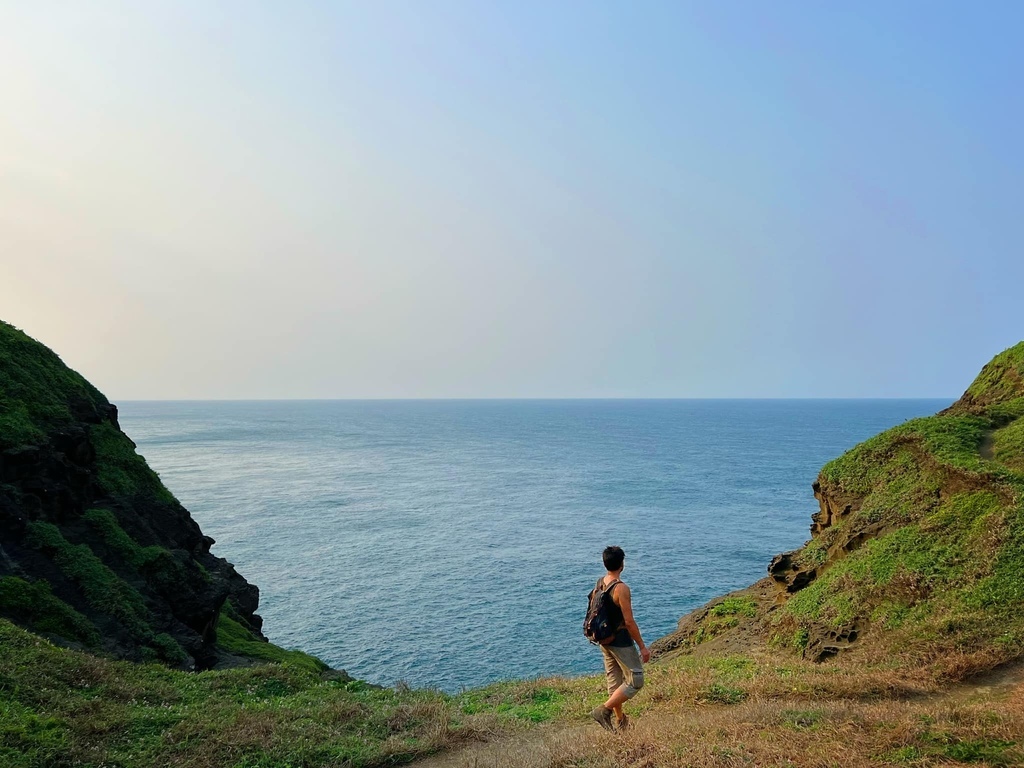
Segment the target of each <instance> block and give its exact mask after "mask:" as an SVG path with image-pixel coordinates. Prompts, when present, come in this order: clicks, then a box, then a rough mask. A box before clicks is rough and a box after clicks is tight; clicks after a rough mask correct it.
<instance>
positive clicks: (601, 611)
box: [583, 579, 621, 645]
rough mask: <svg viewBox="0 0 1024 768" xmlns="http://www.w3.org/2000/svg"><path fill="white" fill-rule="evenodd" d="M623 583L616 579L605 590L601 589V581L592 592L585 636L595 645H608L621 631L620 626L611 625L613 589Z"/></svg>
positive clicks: (584, 621)
mask: <svg viewBox="0 0 1024 768" xmlns="http://www.w3.org/2000/svg"><path fill="white" fill-rule="evenodd" d="M620 583H621V582H620V581H619V580H618V579H616V580H615V581H613V582H612V583H611V584H609V585H608V586H607V587H605V588H604V589H601V579H598V580H597V584H595V585H594V588H593V589H592V590H591V591H590V596H589V597H590V602H589V605H588V606H587V617H586V618H585V619H584V620H583V634H584V635H585V636H586V638H587V640H589V641H590V642H592V643H593V644H594V645H608V644H609V643H610V642H611V641H612V640H614V639H615V633H616V632H618V631H619V627H618V625H617V624H616V625H613V624H612V623H611V612H612V606H613V605H614V603H613V602H612V589H614V588H615V585H616V584H620Z"/></svg>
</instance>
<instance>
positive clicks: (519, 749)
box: [413, 662, 1024, 768]
mask: <svg viewBox="0 0 1024 768" xmlns="http://www.w3.org/2000/svg"><path fill="white" fill-rule="evenodd" d="M1022 686H1024V662H1020V663H1016V664H1012V665H1008V666H1005V667H1001V668H999V669H995V670H992V671H991V672H988V673H986V674H984V675H979V676H978V677H976V678H974V679H972V680H968V681H965V682H962V683H958V684H956V685H953V686H951V687H950V688H949V689H947V690H946V691H943V692H940V693H936V694H934V696H931V697H929V699H930V700H933V701H934V702H935V703H937V704H938V703H943V702H945V703H957V704H961V703H962V704H968V705H969V704H986V703H993V702H999V701H1003V700H1006V699H1007V698H1009V697H1010V696H1011V695H1012V694H1013V693H1014V691H1016V690H1017V689H1019V688H1021V687H1022ZM693 716H694V713H685V712H680V711H672V710H671V709H670V708H665V709H660V710H655V711H648V712H646V713H645V714H644V715H643V717H642V718H638V719H637V721H636V728H637V732H638V734H637V735H642V734H643V733H647V734H658V733H666V732H671V731H672V730H673V728H674V727H678V726H679V724H680V720H681V719H686V718H688V717H689V718H692V717H693ZM616 738H620V737H618V736H616V735H615V734H610V733H606V732H604V731H602V730H601V729H600V728H598V727H597V725H596V724H594V723H574V724H569V725H565V724H561V725H557V724H552V725H543V726H538V727H536V728H533V729H531V730H528V731H523V732H521V733H517V734H514V735H511V736H506V737H503V738H498V739H496V740H494V741H488V742H477V743H473V744H469V745H467V746H465V747H462V748H461V749H457V750H454V751H451V752H444V753H441V754H439V755H434V756H432V757H429V758H425V759H423V760H420V761H418V762H416V763H413V768H550V767H551V766H553V765H564V764H566V763H565V762H564V761H563V760H561V759H560V756H565V755H567V754H572V753H573V752H578V750H579V741H580V739H585V740H587V741H588V742H593V743H594V744H595V745H604V744H607V745H608V746H611V745H612V744H613V740H615V739H616Z"/></svg>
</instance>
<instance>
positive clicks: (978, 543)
mask: <svg viewBox="0 0 1024 768" xmlns="http://www.w3.org/2000/svg"><path fill="white" fill-rule="evenodd" d="M1020 370H1024V344H1020V345H1017V346H1016V347H1013V348H1012V349H1010V350H1007V351H1006V352H1004V353H1003V354H1002V355H1000V356H998V357H997V358H996V359H995V360H994V361H993V362H992V363H990V364H989V365H988V366H986V368H985V371H984V372H983V373H982V375H981V376H979V377H978V380H976V381H975V382H974V384H972V385H971V388H970V389H969V390H968V395H969V401H970V402H969V404H968V405H965V404H964V402H965V401H966V400H968V396H965V401H961V403H960V404H958V406H955V407H954V408H953V409H950V410H949V411H947V412H944V413H942V414H939V415H936V416H932V417H929V418H924V419H915V420H913V421H910V422H907V423H906V424H903V425H901V426H898V427H896V428H894V429H891V430H888V431H887V432H884V433H882V434H881V435H878V436H877V437H874V438H872V439H871V440H868V441H867V442H865V443H863V444H861V445H859V446H857V447H856V448H854V449H853V450H851V451H849V452H848V453H846V454H845V455H843V456H842V457H840V458H838V459H836V460H835V461H832V462H831V463H829V464H828V465H826V466H825V468H824V469H823V470H822V473H821V477H820V483H821V486H822V488H823V489H825V490H826V492H828V493H830V494H832V495H834V496H837V497H843V498H856V499H859V504H858V505H857V506H856V508H855V509H854V510H853V512H852V513H850V514H849V515H848V516H846V517H844V518H842V519H841V520H840V521H839V522H838V524H836V525H833V526H832V527H830V528H826V529H825V530H824V531H823V532H822V533H821V534H820V535H819V536H818V537H817V538H816V539H815V540H813V541H812V542H811V543H810V544H809V545H808V546H807V547H805V549H804V550H803V552H802V553H801V554H800V555H799V558H800V559H802V560H803V561H805V562H808V563H818V562H820V561H821V560H822V558H823V556H824V553H825V552H827V551H829V547H830V545H831V544H832V543H833V542H835V541H838V540H842V539H843V537H844V536H845V535H847V534H848V533H849V532H850V531H856V530H862V529H864V528H867V527H868V526H881V534H880V535H878V536H876V537H874V538H871V539H869V540H868V541H867V542H866V543H865V544H864V545H863V546H861V547H860V548H859V549H856V550H855V551H853V552H852V553H851V554H850V555H848V556H846V557H844V558H842V559H840V560H838V562H835V563H834V564H833V565H831V567H829V568H828V569H827V570H825V572H824V574H823V575H822V576H819V577H818V578H817V579H816V580H815V581H814V582H812V583H811V585H810V586H808V587H805V588H804V589H803V590H801V591H799V592H797V593H796V594H795V595H794V596H793V597H792V598H791V599H790V600H789V601H788V602H787V603H786V606H785V608H784V610H783V611H781V612H779V613H778V614H777V615H776V616H775V617H774V623H775V625H776V638H775V639H776V641H777V642H779V643H780V644H782V645H785V644H787V643H789V644H794V645H799V639H800V637H801V636H806V634H807V632H808V629H809V628H813V627H814V625H815V624H819V625H820V624H825V625H826V626H831V627H834V628H840V627H843V626H848V625H851V624H852V623H858V624H859V625H860V627H861V630H862V632H863V631H864V630H868V631H869V632H870V634H871V638H870V642H868V643H866V645H868V646H872V645H873V646H875V647H876V648H877V649H878V650H879V651H880V652H882V653H884V654H886V655H887V656H889V657H890V658H892V659H896V660H899V661H901V663H905V664H908V665H912V664H917V663H921V662H933V663H934V664H935V665H937V666H936V669H937V671H940V672H941V673H943V674H947V675H949V676H952V677H959V676H962V675H963V674H967V673H970V672H973V671H978V670H984V669H987V668H991V667H992V666H994V665H996V664H998V663H1001V662H1004V661H1008V660H1010V659H1013V658H1016V657H1018V656H1019V655H1020V654H1021V649H1022V647H1024V418H1022V417H1024V379H1021V378H1020V376H1019V375H1018V372H1019V371H1020ZM1010 383H1012V384H1013V386H1010Z"/></svg>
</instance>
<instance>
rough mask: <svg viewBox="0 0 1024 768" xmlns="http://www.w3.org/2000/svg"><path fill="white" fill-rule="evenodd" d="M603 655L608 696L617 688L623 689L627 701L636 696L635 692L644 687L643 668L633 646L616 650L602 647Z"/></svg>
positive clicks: (607, 646)
mask: <svg viewBox="0 0 1024 768" xmlns="http://www.w3.org/2000/svg"><path fill="white" fill-rule="evenodd" d="M601 653H603V654H604V674H605V676H606V677H607V678H608V695H609V696H611V695H612V694H613V693H615V692H616V691H617V690H619V688H622V689H623V692H624V693H625V694H626V698H627V699H631V698H633V697H634V696H636V694H637V691H639V690H640V689H641V688H643V687H644V666H643V664H642V663H641V662H640V653H639V651H637V649H636V646H635V645H629V646H628V647H625V648H617V647H615V646H611V645H602V646H601Z"/></svg>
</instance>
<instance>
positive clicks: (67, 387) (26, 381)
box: [0, 321, 107, 448]
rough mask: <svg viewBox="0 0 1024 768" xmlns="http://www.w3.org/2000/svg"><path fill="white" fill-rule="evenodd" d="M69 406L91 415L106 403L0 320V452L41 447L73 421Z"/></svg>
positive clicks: (52, 356) (41, 348)
mask: <svg viewBox="0 0 1024 768" xmlns="http://www.w3.org/2000/svg"><path fill="white" fill-rule="evenodd" d="M72 405H74V406H76V408H79V409H83V408H84V409H87V410H89V409H91V410H95V409H97V408H99V407H102V406H105V405H107V401H106V398H104V397H103V395H101V394H100V393H99V392H98V391H97V390H96V388H95V387H93V386H92V385H91V384H89V382H87V381H86V380H85V379H84V378H82V377H81V376H79V375H78V374H77V373H75V372H74V371H72V370H70V369H69V368H68V367H67V366H65V365H64V363H63V362H61V359H60V358H59V357H57V355H56V354H54V353H53V352H52V351H51V350H49V349H47V348H46V347H45V346H43V345H42V344H40V343H39V342H37V341H35V340H34V339H32V338H30V337H29V336H27V335H26V334H25V333H23V332H22V331H19V330H18V329H17V328H15V327H14V326H12V325H9V324H7V323H5V322H3V321H0V448H8V447H15V446H22V445H34V444H38V443H41V442H43V441H44V440H45V439H46V434H47V433H48V432H50V431H52V430H54V429H59V428H61V427H66V426H69V425H71V424H72V423H73V422H74V421H75V419H74V414H73V413H72Z"/></svg>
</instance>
